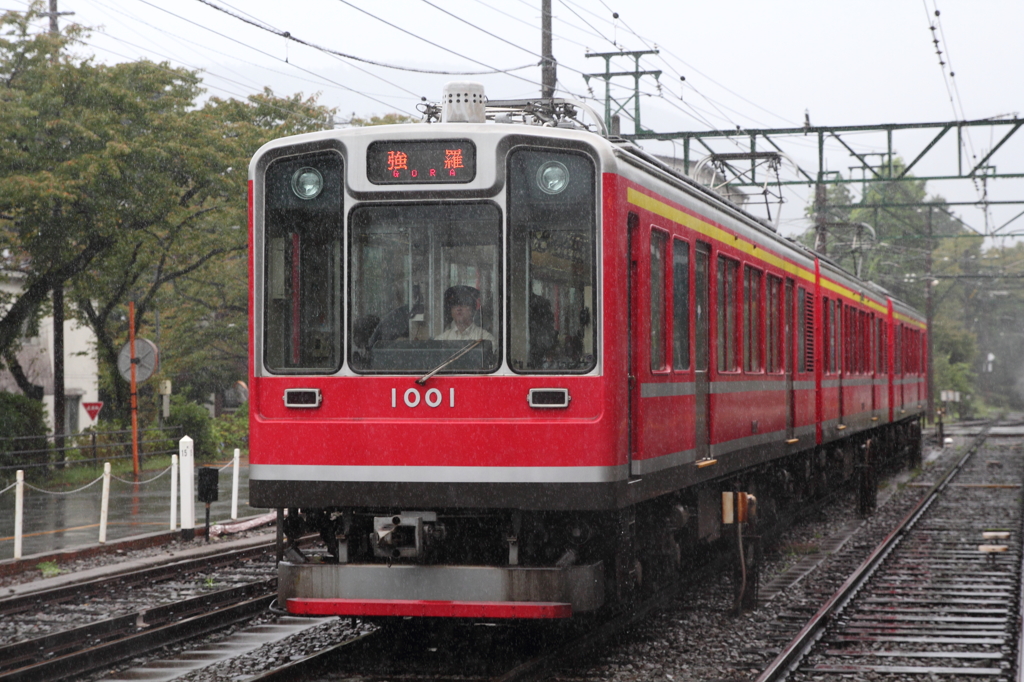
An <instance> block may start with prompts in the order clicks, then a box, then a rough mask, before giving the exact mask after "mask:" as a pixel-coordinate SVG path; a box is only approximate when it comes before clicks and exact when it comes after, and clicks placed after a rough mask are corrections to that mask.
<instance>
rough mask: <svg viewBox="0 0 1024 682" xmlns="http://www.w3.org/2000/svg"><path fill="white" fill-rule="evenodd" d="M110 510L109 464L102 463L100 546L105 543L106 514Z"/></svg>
mask: <svg viewBox="0 0 1024 682" xmlns="http://www.w3.org/2000/svg"><path fill="white" fill-rule="evenodd" d="M109 510H110V462H104V463H103V497H101V498H100V544H101V545H102V544H105V543H106V542H107V512H108V511H109Z"/></svg>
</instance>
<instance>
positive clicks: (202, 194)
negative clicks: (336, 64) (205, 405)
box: [76, 90, 333, 413]
mask: <svg viewBox="0 0 1024 682" xmlns="http://www.w3.org/2000/svg"><path fill="white" fill-rule="evenodd" d="M332 117H333V111H331V110H328V109H326V108H324V107H321V106H319V105H318V104H317V103H316V98H315V97H314V98H308V99H304V98H303V97H302V96H301V95H294V96H292V97H289V98H279V97H276V96H275V95H274V94H273V92H272V91H270V90H265V91H264V92H263V93H261V94H259V95H254V96H252V97H250V98H249V99H248V101H246V102H241V101H238V100H220V99H216V98H213V99H211V100H209V101H208V102H207V103H206V104H205V105H204V106H203V107H202V108H201V109H195V110H190V111H189V112H187V113H185V114H183V115H182V118H185V119H190V120H189V121H188V124H189V137H188V145H189V150H188V151H189V153H196V154H198V155H200V156H201V158H202V163H201V165H200V166H199V167H198V168H197V172H195V173H193V174H192V175H191V176H190V177H189V182H188V185H187V186H186V187H183V188H182V189H181V191H180V192H179V197H178V200H177V209H176V210H175V211H174V212H173V213H168V215H167V219H166V220H164V221H163V222H161V223H160V224H157V225H153V226H151V228H150V229H147V230H144V231H140V232H138V233H136V234H134V235H132V236H131V237H130V238H125V239H122V240H121V241H120V242H119V244H118V247H117V248H116V249H112V250H111V251H110V252H109V253H108V254H106V257H105V258H104V259H103V261H102V262H100V263H97V266H98V267H96V268H91V269H90V270H89V271H88V272H87V273H85V274H84V275H83V276H81V277H79V278H78V280H77V282H78V284H79V286H78V288H77V290H76V291H77V297H76V301H77V303H78V309H79V311H80V313H81V315H82V316H83V317H84V319H85V320H86V321H87V322H88V323H89V325H90V326H91V327H92V328H93V330H94V331H95V332H96V335H97V343H98V345H99V348H100V352H101V358H102V360H103V365H104V367H105V377H104V380H103V386H104V387H105V388H106V389H107V390H106V392H105V395H106V396H107V397H108V398H109V399H110V400H111V404H112V412H114V413H117V412H119V411H120V412H123V411H124V410H125V409H127V405H128V402H127V401H128V399H129V395H128V386H127V384H126V383H125V382H124V381H123V380H122V379H121V378H120V376H119V375H118V374H117V373H116V364H117V354H118V352H119V350H120V346H121V345H122V344H123V343H124V339H125V338H126V337H127V318H126V315H127V311H126V307H127V300H128V299H129V298H132V299H134V300H135V302H136V305H135V317H136V319H135V329H136V333H137V334H140V333H142V331H143V330H144V329H145V328H146V327H147V325H149V324H152V323H154V322H155V321H156V315H158V314H160V315H162V317H161V328H162V330H165V331H164V333H163V335H162V337H161V339H160V341H161V343H160V346H161V355H162V357H163V359H164V362H165V369H164V371H163V372H162V376H168V377H172V378H173V379H174V381H175V384H176V385H178V386H179V387H180V388H181V387H185V386H191V387H192V388H193V390H194V391H195V392H196V395H195V396H194V397H195V398H196V399H199V398H200V397H205V395H207V394H208V393H210V392H215V391H217V390H221V389H223V388H226V387H228V386H230V385H231V384H232V383H233V382H234V381H237V380H238V379H244V378H245V377H246V375H247V372H246V358H247V346H248V336H247V334H246V330H247V328H248V319H247V312H248V293H247V292H248V290H247V281H248V267H247V261H246V258H245V256H246V249H247V230H246V225H247V218H246V187H247V185H246V181H247V172H246V171H247V168H248V162H249V158H250V157H251V156H252V154H253V153H254V152H255V151H256V149H258V148H259V147H260V146H261V145H262V144H263V143H265V142H267V141H268V140H271V139H274V138H276V137H280V136H283V135H290V134H295V133H300V132H308V131H310V130H318V129H322V128H323V126H324V124H325V123H326V122H328V121H330V120H331V119H332ZM193 147H194V149H193ZM94 292H100V295H99V296H96V295H95V293H94Z"/></svg>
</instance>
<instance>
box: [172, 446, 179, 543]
mask: <svg viewBox="0 0 1024 682" xmlns="http://www.w3.org/2000/svg"><path fill="white" fill-rule="evenodd" d="M177 525H178V456H177V455H171V531H172V532H173V531H174V529H175V527H177Z"/></svg>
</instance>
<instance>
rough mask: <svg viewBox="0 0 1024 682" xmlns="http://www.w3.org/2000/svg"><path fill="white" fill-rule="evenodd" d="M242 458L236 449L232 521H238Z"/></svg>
mask: <svg viewBox="0 0 1024 682" xmlns="http://www.w3.org/2000/svg"><path fill="white" fill-rule="evenodd" d="M240 456H241V453H240V452H239V450H238V448H235V459H234V470H233V471H232V472H231V520H232V521H237V520H238V460H239V458H240Z"/></svg>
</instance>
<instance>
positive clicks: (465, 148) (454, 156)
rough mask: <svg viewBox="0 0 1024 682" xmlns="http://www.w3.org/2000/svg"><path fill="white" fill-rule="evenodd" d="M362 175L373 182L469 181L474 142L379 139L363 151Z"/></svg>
mask: <svg viewBox="0 0 1024 682" xmlns="http://www.w3.org/2000/svg"><path fill="white" fill-rule="evenodd" d="M366 175H367V177H368V178H369V179H370V182H372V183H374V184H376V185H416V184H424V185H426V184H435V183H460V182H470V181H472V180H473V178H474V177H476V145H474V144H473V143H472V142H471V141H470V140H402V141H392V140H383V141H380V142H374V143H372V144H371V145H370V148H369V149H368V150H367V152H366Z"/></svg>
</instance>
